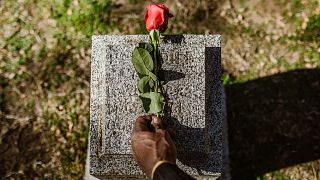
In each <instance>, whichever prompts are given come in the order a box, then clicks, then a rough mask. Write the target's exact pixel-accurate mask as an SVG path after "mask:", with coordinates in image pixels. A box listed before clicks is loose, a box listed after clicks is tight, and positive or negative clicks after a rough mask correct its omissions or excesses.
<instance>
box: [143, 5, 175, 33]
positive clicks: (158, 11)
mask: <svg viewBox="0 0 320 180" xmlns="http://www.w3.org/2000/svg"><path fill="white" fill-rule="evenodd" d="M171 17H173V15H172V14H171V13H170V12H169V9H168V8H167V7H166V6H165V5H164V4H149V6H148V8H147V11H146V14H145V15H144V20H145V22H146V28H147V30H148V31H149V32H150V31H152V30H154V29H157V30H159V32H161V33H163V32H164V31H166V29H167V26H168V19H169V18H171Z"/></svg>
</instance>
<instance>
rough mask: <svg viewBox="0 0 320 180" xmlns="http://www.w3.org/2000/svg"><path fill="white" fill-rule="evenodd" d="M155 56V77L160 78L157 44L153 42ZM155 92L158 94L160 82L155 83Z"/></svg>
mask: <svg viewBox="0 0 320 180" xmlns="http://www.w3.org/2000/svg"><path fill="white" fill-rule="evenodd" d="M153 48H154V51H153V56H154V65H155V75H156V76H157V77H158V60H157V42H156V41H153ZM155 83H156V84H155V92H158V80H157V81H156V82H155Z"/></svg>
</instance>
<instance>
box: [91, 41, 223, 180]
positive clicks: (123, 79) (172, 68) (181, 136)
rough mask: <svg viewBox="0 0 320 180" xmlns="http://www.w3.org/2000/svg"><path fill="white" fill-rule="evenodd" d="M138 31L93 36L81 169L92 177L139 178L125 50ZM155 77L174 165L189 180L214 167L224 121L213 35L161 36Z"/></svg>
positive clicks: (218, 164) (134, 102)
mask: <svg viewBox="0 0 320 180" xmlns="http://www.w3.org/2000/svg"><path fill="white" fill-rule="evenodd" d="M147 41H148V36H146V35H126V36H93V38H92V62H91V104H90V105H91V112H90V138H89V151H90V157H89V171H90V174H91V175H93V176H95V177H98V178H144V177H145V176H144V174H143V172H142V171H141V170H140V169H139V167H138V166H137V164H136V163H135V161H134V159H133V158H132V155H131V144H130V143H131V142H130V135H131V131H132V127H133V123H134V121H135V119H136V118H137V117H138V116H140V115H144V114H145V113H144V111H143V108H142V105H141V103H140V100H139V98H138V91H137V88H136V85H137V82H138V76H137V74H136V73H135V71H134V68H133V65H132V63H131V53H132V51H133V49H134V48H135V47H136V46H138V43H139V42H147ZM159 48H160V52H161V65H162V68H161V69H162V70H161V72H160V77H161V78H162V79H163V80H164V81H165V84H164V86H163V88H164V93H165V99H166V109H165V118H166V119H167V121H168V128H169V129H172V130H174V131H176V134H177V135H176V137H175V138H174V141H175V143H176V145H177V150H178V159H177V165H178V166H179V167H180V168H181V169H183V170H184V171H186V172H187V173H189V174H191V175H192V176H194V177H202V178H205V179H206V178H209V179H210V178H216V177H218V176H219V175H220V174H221V171H222V144H223V143H222V126H223V124H222V120H223V119H224V118H225V117H224V116H225V107H224V106H223V104H224V101H225V99H224V96H223V90H222V85H221V82H220V76H221V67H220V61H221V48H220V36H219V35H180V36H178V35H177V36H162V37H161V42H160V47H159Z"/></svg>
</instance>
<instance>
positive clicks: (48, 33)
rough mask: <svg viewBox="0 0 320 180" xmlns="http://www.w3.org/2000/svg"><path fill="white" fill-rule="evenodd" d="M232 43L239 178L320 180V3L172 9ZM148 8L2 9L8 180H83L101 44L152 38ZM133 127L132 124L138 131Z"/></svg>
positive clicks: (234, 153)
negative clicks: (94, 49)
mask: <svg viewBox="0 0 320 180" xmlns="http://www.w3.org/2000/svg"><path fill="white" fill-rule="evenodd" d="M166 4H167V5H168V6H169V8H170V9H171V10H172V11H173V13H174V15H175V18H174V19H173V20H172V21H171V23H170V27H169V29H168V30H167V33H170V34H177V33H194V34H216V33H219V34H222V35H223V40H222V66H223V69H224V74H223V77H222V81H223V83H224V85H225V88H226V94H227V111H228V112H227V113H228V123H229V145H230V147H229V148H230V160H231V168H232V169H231V175H232V177H233V178H235V179H237V177H238V178H239V177H240V175H242V176H243V177H245V178H247V179H310V180H311V179H312V180H315V179H320V160H319V159H320V147H319V143H318V142H320V134H319V133H320V132H319V129H320V123H319V119H320V93H319V92H320V72H319V71H320V70H319V68H320V41H319V39H320V31H319V29H320V2H319V0H292V1H290V0H270V1H264V0H256V1H253V0H249V1H243V0H228V1H227V0H226V1H217V0H207V1H183V0H176V1H168V2H167V3H166ZM144 9H145V1H142V0H118V1H111V0H103V1H102V0H101V1H99V0H90V1H89V0H88V1H84V0H65V1H62V0H61V1H59V0H53V1H49V0H17V1H0V12H1V14H2V16H1V17H0V25H1V30H0V46H1V48H0V110H1V111H0V117H1V120H0V162H1V163H0V177H1V178H5V177H7V178H14V179H19V178H21V179H23V178H27V179H34V178H39V179H40V178H44V179H80V178H82V177H83V175H84V166H85V159H86V150H87V137H88V122H89V93H90V91H89V87H90V81H89V80H90V51H91V47H90V45H91V39H90V37H91V35H93V34H145V33H146V30H145V27H144V21H143V14H144ZM130 121H132V120H130Z"/></svg>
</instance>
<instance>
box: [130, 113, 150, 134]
mask: <svg viewBox="0 0 320 180" xmlns="http://www.w3.org/2000/svg"><path fill="white" fill-rule="evenodd" d="M151 127H152V126H151V117H150V116H140V117H138V118H137V119H136V122H135V123H134V127H133V131H134V132H141V131H153V129H152V128H151Z"/></svg>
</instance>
